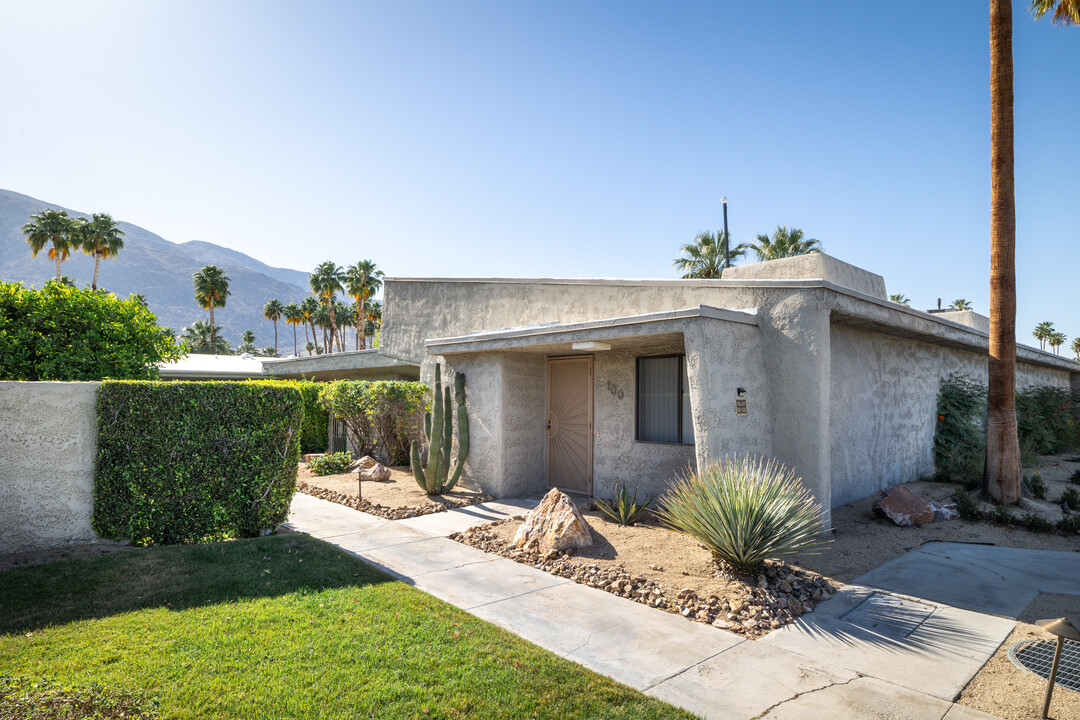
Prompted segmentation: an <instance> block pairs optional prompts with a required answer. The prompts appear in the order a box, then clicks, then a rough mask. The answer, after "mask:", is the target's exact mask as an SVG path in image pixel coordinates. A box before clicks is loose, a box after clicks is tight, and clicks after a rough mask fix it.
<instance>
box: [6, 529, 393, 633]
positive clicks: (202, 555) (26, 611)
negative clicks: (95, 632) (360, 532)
mask: <svg viewBox="0 0 1080 720" xmlns="http://www.w3.org/2000/svg"><path fill="white" fill-rule="evenodd" d="M384 582H393V579H392V578H390V577H389V576H388V575H385V574H384V573H382V572H380V571H379V570H376V569H375V568H373V567H371V566H370V565H368V564H366V563H364V562H363V561H361V560H359V559H357V558H354V557H353V556H351V555H348V554H347V553H344V552H342V551H341V550H340V549H338V548H335V547H333V546H332V545H329V544H327V543H324V542H322V541H320V540H315V539H313V538H310V537H307V536H306V535H291V534H290V535H279V536H270V537H264V538H248V539H242V540H232V541H227V542H216V543H207V544H204V545H168V546H156V547H149V548H140V549H137V550H134V551H132V552H125V553H118V554H114V555H103V556H98V557H93V558H84V559H79V560H69V561H63V562H54V563H49V564H46V565H38V566H34V567H28V568H19V569H13V570H7V571H4V572H0V633H3V634H10V633H19V634H23V633H27V632H33V631H35V630H38V629H41V628H45V627H48V626H50V625H62V624H65V623H70V622H75V621H78V620H89V619H98V618H105V617H110V616H113V615H119V614H122V613H126V612H131V611H134V610H144V609H147V608H167V609H169V610H174V611H179V610H185V609H190V608H195V607H202V606H206V605H213V604H218V603H229V602H237V601H244V600H254V599H260V598H273V597H280V596H284V595H291V594H295V593H299V594H307V593H314V592H319V591H322V590H328V589H333V588H343V587H357V586H363V585H376V584H379V583H384Z"/></svg>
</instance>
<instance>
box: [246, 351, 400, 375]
mask: <svg viewBox="0 0 1080 720" xmlns="http://www.w3.org/2000/svg"><path fill="white" fill-rule="evenodd" d="M263 362H264V363H265V368H266V374H267V375H272V376H273V377H276V378H287V379H290V380H299V379H301V378H307V379H308V380H419V379H420V363H418V362H413V361H410V360H401V359H399V358H395V357H392V356H390V355H387V354H386V353H385V352H384V351H383V349H382V348H378V349H370V350H349V351H346V352H335V353H327V354H325V355H310V356H305V355H298V356H294V357H287V358H264V360H263Z"/></svg>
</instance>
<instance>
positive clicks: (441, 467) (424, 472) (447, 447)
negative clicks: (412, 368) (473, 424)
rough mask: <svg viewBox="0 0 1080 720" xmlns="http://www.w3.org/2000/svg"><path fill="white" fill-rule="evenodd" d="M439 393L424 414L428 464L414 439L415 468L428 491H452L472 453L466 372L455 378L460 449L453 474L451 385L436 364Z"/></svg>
mask: <svg viewBox="0 0 1080 720" xmlns="http://www.w3.org/2000/svg"><path fill="white" fill-rule="evenodd" d="M434 395H435V397H434V398H433V402H432V408H431V412H428V413H425V414H424V437H425V438H426V439H427V443H428V453H427V467H421V464H420V443H419V442H417V441H416V440H413V442H412V471H413V477H415V478H416V482H417V484H418V485H420V487H421V488H422V489H423V490H424V492H426V493H427V494H428V495H442V494H443V493H448V492H450V491H451V490H452V489H453V488H454V486H455V485H457V482H458V480H459V479H460V478H461V468H462V466H463V465H464V464H465V458H467V457H468V456H469V416H468V413H467V412H466V410H465V376H464V375H463V374H461V373H457V374H456V376H455V378H454V400H455V402H456V403H457V430H458V452H457V463H456V465H455V467H454V474H453V476H450V461H451V458H450V452H451V450H452V449H453V443H454V416H453V415H452V414H451V411H450V386H449V385H447V386H446V387H445V388H444V387H443V386H442V369H441V366H440V365H439V364H438V363H436V364H435V393H434Z"/></svg>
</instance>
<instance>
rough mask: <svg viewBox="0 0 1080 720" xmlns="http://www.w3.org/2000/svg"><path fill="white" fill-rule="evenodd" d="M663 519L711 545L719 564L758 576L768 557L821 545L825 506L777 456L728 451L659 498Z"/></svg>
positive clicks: (741, 574)
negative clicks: (728, 454) (768, 457)
mask: <svg viewBox="0 0 1080 720" xmlns="http://www.w3.org/2000/svg"><path fill="white" fill-rule="evenodd" d="M657 515H658V517H659V518H660V521H661V522H662V523H664V524H665V525H667V526H668V527H670V528H671V529H673V530H676V531H678V532H682V533H686V534H687V535H690V536H691V537H693V538H694V539H696V540H698V541H699V542H700V543H702V544H703V545H704V546H705V547H706V548H708V549H709V550H711V551H712V554H713V558H714V559H715V560H716V562H717V564H718V566H719V567H720V569H721V570H722V571H724V572H727V573H729V574H734V575H736V576H753V575H755V574H757V573H758V571H759V570H760V569H761V567H762V566H763V565H764V563H765V560H767V559H779V558H784V557H791V556H792V555H795V554H798V553H802V552H807V551H813V550H815V549H817V548H818V547H819V546H820V544H821V542H822V540H821V534H822V532H823V530H824V524H823V522H822V520H823V513H822V510H821V507H820V506H819V505H818V504H817V503H815V502H814V499H813V497H812V496H811V495H810V493H809V491H807V489H806V488H805V487H803V485H802V483H801V482H800V481H799V480H798V479H797V478H796V477H795V473H794V471H792V470H789V469H787V468H785V467H784V466H783V465H781V464H780V463H778V462H776V461H775V460H765V459H753V458H749V457H741V458H740V457H737V456H735V457H727V458H724V459H723V460H721V461H720V462H718V463H716V464H714V465H710V466H709V467H706V468H705V469H704V470H702V471H701V472H699V473H689V474H687V475H685V476H684V477H682V478H681V479H680V480H678V481H677V482H676V483H675V485H674V487H672V489H671V491H670V492H669V493H668V494H667V495H666V496H664V497H663V498H661V499H660V505H659V508H658V509H657Z"/></svg>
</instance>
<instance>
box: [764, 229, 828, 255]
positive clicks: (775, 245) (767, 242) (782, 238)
mask: <svg viewBox="0 0 1080 720" xmlns="http://www.w3.org/2000/svg"><path fill="white" fill-rule="evenodd" d="M750 247H751V248H752V249H753V250H754V252H755V253H757V257H758V260H779V259H780V258H789V257H796V256H798V255H807V254H809V253H815V252H821V241H820V240H816V239H814V238H810V239H803V231H802V230H800V229H799V228H791V229H790V230H788V229H787V227H785V226H783V225H777V226H776V232H774V233H773V234H772V237H771V238H770V237H769V236H768V235H758V236H757V242H756V243H753V244H752V245H750Z"/></svg>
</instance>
